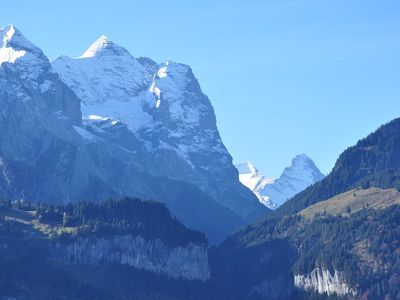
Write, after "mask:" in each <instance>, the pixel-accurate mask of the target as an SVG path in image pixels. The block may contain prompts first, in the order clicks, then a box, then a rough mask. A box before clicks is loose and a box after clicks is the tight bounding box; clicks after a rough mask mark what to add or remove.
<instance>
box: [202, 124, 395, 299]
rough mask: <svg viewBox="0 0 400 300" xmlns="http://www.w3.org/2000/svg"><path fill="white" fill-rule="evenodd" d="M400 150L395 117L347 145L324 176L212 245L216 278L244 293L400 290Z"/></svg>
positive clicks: (347, 294) (314, 295)
mask: <svg viewBox="0 0 400 300" xmlns="http://www.w3.org/2000/svg"><path fill="white" fill-rule="evenodd" d="M399 151H400V119H395V120H393V121H391V122H389V123H387V124H385V125H383V126H381V127H380V128H378V129H377V130H376V131H375V132H373V133H371V134H370V135H368V136H367V137H366V138H364V139H362V140H360V141H358V142H357V144H356V145H355V146H352V147H350V148H348V149H347V150H345V151H344V152H343V153H342V154H341V155H340V156H339V158H338V160H337V162H336V164H335V167H334V168H333V170H332V172H331V173H330V174H329V175H328V176H327V177H325V178H324V179H322V180H321V181H320V182H317V183H315V184H314V185H312V186H310V187H308V188H307V189H306V190H305V191H303V192H301V193H299V194H297V195H296V196H294V197H293V198H291V199H290V200H288V201H287V202H286V203H285V204H283V205H282V206H281V207H279V208H278V209H277V210H275V211H274V212H273V213H271V214H269V215H267V216H266V217H265V219H264V220H262V221H260V222H257V223H255V224H253V225H250V226H248V227H246V228H244V229H242V230H241V231H239V232H237V233H235V234H234V235H232V236H231V237H229V238H228V239H227V240H226V241H225V242H224V243H222V244H221V245H220V246H218V247H217V248H213V249H211V256H210V263H211V268H212V276H211V277H212V278H211V280H212V281H214V282H219V284H220V286H221V289H223V290H228V289H230V290H231V294H232V295H236V297H238V298H242V299H252V297H253V296H258V297H259V298H261V299H342V298H343V299H382V300H383V299H396V298H398V296H399V293H400V288H399V287H400V285H399V283H400V281H399V278H400V271H399V270H400V255H399V251H398V245H399V243H400V238H399V237H400V234H399V226H398V224H399V219H400V194H399V192H398V190H399V187H400V185H399V183H400V181H399V174H400V173H399V170H400V160H399V156H398V153H399ZM255 299H257V298H255Z"/></svg>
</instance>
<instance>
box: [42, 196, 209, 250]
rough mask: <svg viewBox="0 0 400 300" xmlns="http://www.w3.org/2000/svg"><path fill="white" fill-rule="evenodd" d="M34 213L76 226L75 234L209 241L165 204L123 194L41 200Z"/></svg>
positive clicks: (51, 221) (50, 221) (175, 241)
mask: <svg viewBox="0 0 400 300" xmlns="http://www.w3.org/2000/svg"><path fill="white" fill-rule="evenodd" d="M35 216H36V217H37V219H38V220H39V221H40V222H41V223H44V224H51V225H53V226H58V227H62V228H66V229H68V228H69V229H70V228H74V229H76V232H75V235H74V236H76V235H79V236H83V235H89V236H96V237H103V236H109V235H114V234H124V233H127V234H131V235H133V236H136V235H140V236H142V237H143V238H145V239H161V240H163V241H164V242H166V243H167V244H170V245H172V246H180V245H183V246H184V245H186V244H188V243H189V242H193V243H203V244H206V243H207V239H206V237H205V235H204V234H203V233H200V232H198V231H194V230H190V229H187V228H186V227H184V226H183V225H182V224H181V223H180V222H179V221H178V220H176V219H175V218H172V217H171V214H170V212H169V211H168V209H167V208H166V206H165V204H163V203H159V202H152V201H145V202H143V201H140V200H138V199H132V198H124V199H121V200H112V199H110V200H107V201H105V202H102V203H94V202H79V203H77V204H68V205H60V206H51V205H48V204H39V205H38V206H37V208H36V211H35ZM63 236H66V237H68V236H70V235H69V234H65V235H63Z"/></svg>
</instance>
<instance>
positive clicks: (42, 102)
mask: <svg viewBox="0 0 400 300" xmlns="http://www.w3.org/2000/svg"><path fill="white" fill-rule="evenodd" d="M1 38H2V40H3V44H2V48H0V51H2V52H0V53H1V55H2V56H1V57H2V59H3V58H6V61H5V62H4V63H2V64H1V66H0V87H1V89H0V104H1V105H0V112H1V113H2V114H1V115H2V116H3V117H2V118H1V119H0V129H1V130H2V131H1V132H4V133H5V134H3V135H2V139H1V143H0V169H1V170H0V171H1V172H0V183H1V184H0V196H4V197H8V198H11V199H19V198H25V199H27V200H30V201H42V202H70V201H79V200H82V199H89V200H93V201H100V200H103V199H106V198H109V197H123V196H131V197H140V198H143V199H152V200H157V201H161V202H164V203H166V204H167V206H168V208H169V209H170V210H171V212H172V213H173V214H174V216H176V217H177V218H179V219H180V220H181V221H182V222H184V223H185V224H186V225H188V226H189V227H192V228H195V229H200V230H202V231H205V232H206V233H207V234H208V237H209V238H210V239H211V242H212V243H213V242H216V241H220V240H221V239H223V238H224V237H226V236H227V235H228V234H229V233H230V232H232V231H233V230H235V229H236V228H238V227H239V226H242V225H244V224H246V223H249V222H251V221H253V220H255V219H256V218H258V217H260V216H262V215H263V214H264V213H265V212H267V211H268V210H267V209H266V208H265V207H263V206H262V205H261V204H260V203H259V202H258V201H257V198H256V197H255V196H254V195H253V194H252V193H251V192H250V191H249V190H248V189H246V188H245V187H243V186H242V185H241V184H240V182H239V180H238V178H237V172H236V170H235V168H234V166H233V164H232V157H231V156H230V154H229V152H228V151H227V149H226V148H225V146H224V144H223V142H222V140H221V138H220V135H219V132H218V129H217V126H216V117H215V114H214V110H213V107H212V105H211V102H210V100H209V99H208V97H207V96H206V95H205V94H204V93H203V92H202V90H201V87H200V84H199V83H198V81H197V79H196V78H195V76H194V74H193V72H192V70H191V68H190V67H189V66H186V65H183V64H179V63H174V62H166V63H162V64H158V63H156V62H154V61H153V60H151V59H149V58H135V57H133V56H132V55H131V54H129V52H128V51H127V50H126V49H124V48H122V47H121V46H118V45H116V44H115V43H113V42H111V41H110V40H109V39H108V38H106V37H105V36H102V37H100V38H99V39H97V41H96V42H94V43H93V44H92V45H91V46H90V47H89V49H88V50H86V51H85V52H84V54H83V55H82V56H81V57H78V58H69V57H67V56H62V57H60V58H58V59H56V60H55V61H53V62H52V63H50V62H49V60H48V58H47V57H46V56H45V55H44V54H43V52H42V51H41V50H40V49H39V48H37V47H36V46H34V45H33V44H32V43H30V42H29V41H27V40H26V39H25V38H24V37H23V35H22V34H21V33H20V32H19V31H17V30H16V29H15V28H14V27H13V26H8V27H5V28H3V29H2V31H1ZM10 47H11V48H10ZM10 49H11V50H10ZM7 51H8V52H7ZM12 51H14V52H12ZM19 51H25V52H19ZM10 53H11V54H12V55H11V54H10ZM16 53H17V54H16ZM10 58H11V59H10Z"/></svg>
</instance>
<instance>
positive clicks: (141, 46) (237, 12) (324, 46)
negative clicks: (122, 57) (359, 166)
mask: <svg viewBox="0 0 400 300" xmlns="http://www.w3.org/2000/svg"><path fill="white" fill-rule="evenodd" d="M0 7H1V9H0V23H1V24H3V25H5V24H8V23H13V24H14V25H16V26H17V27H18V28H19V29H20V30H21V31H22V32H23V33H24V34H25V35H26V36H27V37H28V38H29V39H30V40H31V41H32V42H34V43H35V44H37V45H38V46H40V47H41V48H42V49H43V50H44V51H45V53H46V54H47V55H48V56H49V57H50V58H55V57H56V56H58V55H60V54H66V55H70V56H77V55H79V54H81V52H83V50H84V49H85V48H86V47H87V46H89V44H90V43H91V42H92V41H94V40H95V39H96V38H97V37H98V36H100V35H101V34H103V33H104V34H106V35H107V36H108V37H109V38H111V39H112V40H113V41H114V42H116V43H118V44H120V45H122V46H124V47H125V48H127V49H128V50H129V51H130V52H131V53H132V54H133V55H134V56H148V57H151V58H153V59H155V60H156V61H158V62H163V61H166V60H168V59H170V60H173V61H178V62H183V63H186V64H189V65H191V66H192V68H193V70H194V72H195V75H196V76H197V78H198V79H199V81H200V84H201V86H202V88H203V91H204V92H205V93H206V94H208V95H209V97H210V99H211V101H212V103H213V105H214V108H215V111H216V114H217V119H218V127H219V129H220V132H221V135H222V138H223V141H224V142H225V144H226V146H227V147H228V149H229V151H230V152H231V154H232V155H233V157H234V159H235V161H242V160H252V161H253V162H254V163H255V164H256V166H258V168H259V169H260V170H261V171H262V172H264V173H265V174H266V175H273V176H279V174H280V172H281V170H282V168H283V167H284V166H286V165H288V164H289V163H290V160H291V158H292V157H293V156H295V155H296V154H298V153H306V154H308V155H309V156H310V157H311V158H312V159H314V160H315V162H316V164H317V165H318V166H319V167H320V168H321V170H322V171H323V172H325V173H327V172H329V171H330V169H331V168H332V166H333V164H334V162H335V160H336V158H337V156H338V155H339V154H340V153H341V152H342V151H343V150H344V149H345V148H347V147H348V146H350V145H352V144H354V143H355V142H356V141H357V140H358V139H359V138H362V137H364V136H365V135H366V134H368V133H369V132H371V131H372V130H374V129H375V128H377V127H378V126H379V125H380V124H382V123H385V122H387V121H389V120H391V119H393V118H396V117H399V116H400V1H398V0H392V1H386V0H376V1H370V0H335V1H333V0H332V1H328V0H309V1H302V0H276V1H267V0H254V1H249V0H247V1H245V0H229V1H227V0H220V1H215V0H213V1H211V0H202V1H174V0H170V1H161V0H160V1H158V0H153V1H128V0H126V1H123V0H113V1H75V0H72V1H71V0H69V1H48V0H47V1H31V0H29V1H28V0H19V1H3V2H2V3H1V6H0Z"/></svg>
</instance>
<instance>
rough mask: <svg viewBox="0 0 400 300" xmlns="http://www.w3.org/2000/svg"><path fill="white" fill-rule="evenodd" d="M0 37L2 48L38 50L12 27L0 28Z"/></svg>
mask: <svg viewBox="0 0 400 300" xmlns="http://www.w3.org/2000/svg"><path fill="white" fill-rule="evenodd" d="M0 36H1V47H2V48H3V47H10V48H11V47H12V48H16V49H18V50H22V49H23V50H31V49H38V48H37V47H36V46H35V45H33V44H32V43H31V42H30V41H28V40H27V39H26V38H25V37H24V36H23V35H22V33H21V32H20V31H19V30H18V29H17V28H16V27H15V26H14V25H7V26H4V27H2V28H0Z"/></svg>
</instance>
